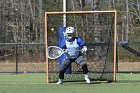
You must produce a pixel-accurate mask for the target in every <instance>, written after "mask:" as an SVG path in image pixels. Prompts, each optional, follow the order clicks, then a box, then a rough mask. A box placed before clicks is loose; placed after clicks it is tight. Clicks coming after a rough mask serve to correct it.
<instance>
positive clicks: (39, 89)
mask: <svg viewBox="0 0 140 93" xmlns="http://www.w3.org/2000/svg"><path fill="white" fill-rule="evenodd" d="M0 93H140V74H117V82H116V83H105V82H97V81H96V82H92V83H91V84H85V82H66V83H64V84H63V85H56V84H52V83H51V84H46V76H45V74H18V75H16V74H0Z"/></svg>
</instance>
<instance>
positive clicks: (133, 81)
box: [116, 80, 140, 83]
mask: <svg viewBox="0 0 140 93" xmlns="http://www.w3.org/2000/svg"><path fill="white" fill-rule="evenodd" d="M116 83H140V80H118V81H116Z"/></svg>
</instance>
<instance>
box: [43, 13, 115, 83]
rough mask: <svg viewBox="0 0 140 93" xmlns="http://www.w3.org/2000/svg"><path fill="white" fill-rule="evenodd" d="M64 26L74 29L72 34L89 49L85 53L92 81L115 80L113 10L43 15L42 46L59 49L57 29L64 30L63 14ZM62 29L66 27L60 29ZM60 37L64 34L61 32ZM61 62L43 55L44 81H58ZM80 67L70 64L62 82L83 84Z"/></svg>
mask: <svg viewBox="0 0 140 93" xmlns="http://www.w3.org/2000/svg"><path fill="white" fill-rule="evenodd" d="M64 14H65V15H66V23H67V26H73V27H74V28H75V35H76V36H78V37H80V38H82V39H83V40H84V41H85V42H86V44H87V47H88V48H89V49H94V50H93V51H87V52H86V53H85V54H84V57H85V60H86V63H87V65H88V69H89V77H90V79H91V80H94V81H95V80H101V81H102V80H103V81H104V80H105V81H113V82H115V81H116V52H117V51H116V48H117V45H116V33H117V29H116V25H117V13H116V11H72V12H45V40H46V42H45V44H46V48H47V47H48V46H59V43H60V39H62V38H61V37H60V34H59V33H58V32H59V28H60V27H63V15H64ZM63 28H65V27H63ZM61 34H63V33H61ZM59 61H60V59H55V60H51V59H48V57H47V56H46V73H47V75H46V77H47V82H48V83H50V82H56V81H57V80H58V68H59ZM83 80H84V78H83V75H82V71H81V68H80V67H78V66H77V65H76V64H75V63H72V65H71V73H70V74H65V81H83Z"/></svg>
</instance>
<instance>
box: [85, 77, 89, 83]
mask: <svg viewBox="0 0 140 93" xmlns="http://www.w3.org/2000/svg"><path fill="white" fill-rule="evenodd" d="M85 80H86V83H87V84H90V79H89V77H88V75H85Z"/></svg>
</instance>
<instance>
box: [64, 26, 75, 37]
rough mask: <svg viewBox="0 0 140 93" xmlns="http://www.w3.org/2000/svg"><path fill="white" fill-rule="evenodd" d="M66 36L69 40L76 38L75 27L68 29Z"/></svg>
mask: <svg viewBox="0 0 140 93" xmlns="http://www.w3.org/2000/svg"><path fill="white" fill-rule="evenodd" d="M65 34H66V37H67V39H71V38H72V37H73V36H74V35H73V34H74V27H67V28H66V32H65Z"/></svg>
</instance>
